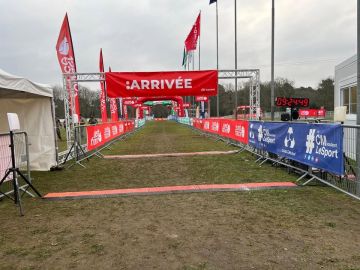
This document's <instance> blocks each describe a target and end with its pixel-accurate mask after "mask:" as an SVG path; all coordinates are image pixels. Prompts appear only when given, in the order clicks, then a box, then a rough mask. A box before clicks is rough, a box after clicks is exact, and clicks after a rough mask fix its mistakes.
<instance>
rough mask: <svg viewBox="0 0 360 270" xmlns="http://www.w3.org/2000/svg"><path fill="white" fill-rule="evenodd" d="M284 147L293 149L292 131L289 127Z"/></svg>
mask: <svg viewBox="0 0 360 270" xmlns="http://www.w3.org/2000/svg"><path fill="white" fill-rule="evenodd" d="M284 145H285V147H288V148H294V147H295V139H294V130H293V128H292V127H289V129H288V132H287V135H286V137H285V140H284Z"/></svg>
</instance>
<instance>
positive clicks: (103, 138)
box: [59, 120, 145, 163]
mask: <svg viewBox="0 0 360 270" xmlns="http://www.w3.org/2000/svg"><path fill="white" fill-rule="evenodd" d="M143 125H145V120H138V121H134V120H123V121H119V122H109V123H101V124H96V125H78V126H76V127H75V128H73V131H74V135H73V137H74V139H73V141H72V144H73V147H71V149H69V150H67V151H64V152H61V153H60V154H59V162H60V163H64V162H65V161H66V160H65V159H66V158H67V160H70V159H73V158H75V159H76V162H79V161H81V160H83V159H85V158H88V157H90V156H91V155H94V154H96V153H97V152H98V151H99V150H101V149H102V148H103V147H106V145H108V144H109V143H110V142H112V141H113V140H115V139H118V138H120V137H122V136H124V135H127V134H128V133H130V132H133V131H134V130H135V129H137V128H140V127H142V126H143ZM69 151H70V154H69Z"/></svg>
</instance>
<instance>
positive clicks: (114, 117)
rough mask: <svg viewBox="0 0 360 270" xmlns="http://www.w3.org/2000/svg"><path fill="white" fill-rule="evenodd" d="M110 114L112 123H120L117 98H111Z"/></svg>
mask: <svg viewBox="0 0 360 270" xmlns="http://www.w3.org/2000/svg"><path fill="white" fill-rule="evenodd" d="M109 72H111V67H109ZM110 113H111V121H112V122H117V121H119V115H118V106H117V102H116V98H110Z"/></svg>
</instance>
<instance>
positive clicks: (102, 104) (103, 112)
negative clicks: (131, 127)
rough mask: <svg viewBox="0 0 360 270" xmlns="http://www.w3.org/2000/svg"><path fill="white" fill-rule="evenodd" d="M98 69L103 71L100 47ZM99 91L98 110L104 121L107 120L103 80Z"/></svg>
mask: <svg viewBox="0 0 360 270" xmlns="http://www.w3.org/2000/svg"><path fill="white" fill-rule="evenodd" d="M99 69H100V72H104V71H105V70H104V59H103V55H102V49H100V59H99ZM100 86H101V92H100V111H101V121H102V122H103V123H106V122H107V121H108V118H107V111H106V95H105V82H104V81H102V82H100Z"/></svg>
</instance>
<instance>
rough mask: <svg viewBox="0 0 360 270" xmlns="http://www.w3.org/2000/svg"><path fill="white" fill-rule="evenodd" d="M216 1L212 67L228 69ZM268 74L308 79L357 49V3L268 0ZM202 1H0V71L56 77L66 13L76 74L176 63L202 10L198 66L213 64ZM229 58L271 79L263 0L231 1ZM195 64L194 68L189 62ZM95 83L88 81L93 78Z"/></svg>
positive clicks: (176, 66) (330, 70)
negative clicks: (272, 63)
mask: <svg viewBox="0 0 360 270" xmlns="http://www.w3.org/2000/svg"><path fill="white" fill-rule="evenodd" d="M218 1H219V39H220V41H219V59H220V60H219V66H220V69H232V68H234V0H218ZM275 2H276V20H275V24H276V31H275V77H286V78H288V79H290V80H292V81H295V85H296V86H305V87H306V86H313V87H316V86H317V84H318V83H319V82H320V80H321V79H324V78H327V77H329V76H332V77H333V76H334V67H335V65H336V64H338V63H339V62H341V61H343V60H345V59H346V58H348V57H350V56H352V55H354V54H355V53H356V1H355V0H352V1H339V0H318V1H317V0H300V1H292V0H275ZM208 4H209V1H208V0H103V1H98V0H96V1H95V0H63V1H49V0H47V1H45V0H31V1H30V0H14V1H8V0H0V6H1V9H0V69H3V70H5V71H7V72H9V73H12V74H16V75H21V76H24V77H27V78H29V79H32V80H34V81H37V82H41V83H50V84H60V83H61V73H60V67H59V65H58V62H57V58H56V52H55V44H56V41H57V37H58V34H59V31H60V26H61V23H62V21H63V18H64V15H65V12H68V16H69V21H70V27H71V31H72V37H73V43H74V50H75V56H76V63H77V68H78V72H97V71H98V62H99V50H100V48H103V54H104V62H105V66H111V68H112V70H113V71H159V70H181V69H182V67H181V61H182V53H183V47H184V40H185V38H186V36H187V34H188V33H189V31H190V29H191V27H192V24H193V23H194V22H195V19H196V16H197V14H198V12H199V10H201V12H202V21H201V27H202V29H201V35H202V36H201V68H202V69H215V68H216V30H215V29H216V28H215V4H213V5H211V6H209V5H208ZM237 5H238V13H237V14H238V66H239V68H260V72H261V79H262V81H268V80H270V60H271V58H270V56H271V55H270V53H271V51H270V45H271V43H270V42H271V40H270V38H271V0H237ZM197 64H198V63H197V62H196V67H197ZM92 88H94V89H97V88H98V86H97V85H95V84H94V85H93V87H92Z"/></svg>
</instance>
